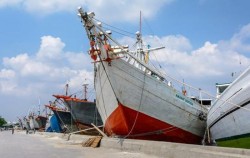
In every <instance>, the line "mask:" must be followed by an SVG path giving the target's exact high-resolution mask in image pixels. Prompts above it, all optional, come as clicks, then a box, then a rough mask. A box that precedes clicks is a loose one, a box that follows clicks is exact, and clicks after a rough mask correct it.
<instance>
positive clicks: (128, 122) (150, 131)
mask: <svg viewBox="0 0 250 158" xmlns="http://www.w3.org/2000/svg"><path fill="white" fill-rule="evenodd" d="M136 115H137V111H135V110H132V109H130V108H128V107H125V106H123V105H122V104H119V105H118V108H117V109H115V110H114V112H113V113H112V114H111V115H110V116H109V117H108V119H107V121H106V123H105V130H106V132H107V133H108V134H109V135H118V136H121V137H125V136H127V134H128V133H129V132H131V129H132V126H133V124H134V121H135V118H136ZM155 131H158V132H155ZM144 133H147V134H144ZM127 138H132V139H144V140H158V141H168V142H178V143H188V144H200V143H201V140H202V138H201V137H199V136H197V135H194V134H192V133H190V132H187V131H184V130H182V129H180V128H177V127H174V126H172V125H170V124H168V123H166V122H163V121H160V120H158V119H155V118H153V117H150V116H147V115H145V114H143V113H140V112H139V114H138V117H137V121H136V124H135V126H134V128H133V130H132V132H131V133H130V135H129V136H128V137H127Z"/></svg>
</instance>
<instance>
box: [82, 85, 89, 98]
mask: <svg viewBox="0 0 250 158" xmlns="http://www.w3.org/2000/svg"><path fill="white" fill-rule="evenodd" d="M88 85H89V84H83V88H84V100H85V101H87V89H88V87H87V86H88Z"/></svg>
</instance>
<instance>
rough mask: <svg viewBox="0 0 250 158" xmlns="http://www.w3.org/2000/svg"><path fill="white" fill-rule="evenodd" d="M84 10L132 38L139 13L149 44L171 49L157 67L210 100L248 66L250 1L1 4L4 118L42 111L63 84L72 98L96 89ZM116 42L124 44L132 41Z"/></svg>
mask: <svg viewBox="0 0 250 158" xmlns="http://www.w3.org/2000/svg"><path fill="white" fill-rule="evenodd" d="M80 5H81V6H83V8H84V9H87V10H88V11H94V12H95V13H96V18H97V19H99V20H101V21H104V22H106V23H108V24H110V25H113V26H116V27H119V28H121V29H123V30H127V31H129V32H131V33H135V32H136V31H137V30H138V28H139V12H140V10H141V11H142V16H143V18H142V33H143V35H144V40H145V41H146V42H147V43H149V44H150V45H156V46H157V45H159V44H160V45H164V46H166V49H164V50H163V51H159V52H158V53H156V54H155V55H156V56H157V58H158V59H153V58H152V60H154V61H156V60H157V61H158V62H159V63H160V65H161V66H162V67H164V71H165V72H167V73H168V74H171V75H173V76H174V77H176V78H178V79H180V80H183V79H184V80H185V82H187V83H189V84H191V85H193V86H195V87H200V88H202V89H204V90H206V91H208V92H209V93H212V94H214V93H215V83H216V82H230V81H232V80H233V79H234V78H233V77H231V76H230V74H231V73H232V72H236V74H239V73H240V72H242V71H243V70H244V69H245V68H246V67H248V66H249V64H250V54H249V52H250V16H249V15H250V10H249V6H250V2H249V1H247V0H239V1H233V0H190V1H181V0H156V1H143V0H133V1H132V0H123V1H115V0H105V1H104V0H98V1H96V2H95V3H93V2H92V1H91V0H75V1H66V0H60V1H59V0H37V1H32V0H1V1H0V20H1V25H0V59H1V65H0V105H1V110H0V116H3V117H5V118H6V119H7V120H10V121H13V120H15V119H16V117H17V116H19V117H21V116H24V115H26V114H27V113H28V111H29V110H31V109H34V108H37V105H38V104H39V103H38V102H39V101H38V100H40V103H41V105H43V104H46V103H48V101H49V100H53V97H52V96H51V95H52V94H56V93H57V94H58V93H63V91H64V85H65V84H66V83H69V84H70V91H71V92H72V93H74V92H76V91H79V89H81V88H82V87H81V85H82V84H83V83H85V82H86V83H90V84H91V83H93V82H92V79H93V74H92V65H91V60H90V58H89V56H88V55H87V53H86V51H87V50H88V49H89V46H88V40H87V38H86V34H85V32H84V29H83V27H82V25H81V23H80V19H79V18H78V16H77V7H78V6H80ZM130 36H131V35H130ZM114 37H116V38H117V40H118V41H120V42H121V43H124V44H126V43H131V40H132V39H131V38H130V37H121V36H118V35H116V34H115V33H114ZM155 39H156V40H157V41H158V42H155ZM90 89H91V86H90Z"/></svg>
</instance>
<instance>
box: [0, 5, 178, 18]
mask: <svg viewBox="0 0 250 158" xmlns="http://www.w3.org/2000/svg"><path fill="white" fill-rule="evenodd" d="M173 1H174V0H156V1H147V2H145V1H142V0H120V1H117V0H95V1H93V0H74V1H68V0H1V1H0V7H5V6H19V7H21V8H24V9H25V10H26V11H28V12H30V13H35V14H37V15H46V14H52V13H56V12H62V11H66V12H73V13H75V12H76V9H77V7H79V6H83V8H86V9H87V11H94V12H95V13H96V14H97V15H102V19H103V20H105V21H116V20H120V19H121V17H122V18H123V21H131V20H132V21H134V20H136V21H138V17H139V11H140V10H141V11H142V13H143V16H144V17H146V18H152V17H153V16H154V15H156V13H157V11H158V10H159V8H161V7H163V6H164V5H168V4H170V3H171V2H173ZM135 15H138V16H135Z"/></svg>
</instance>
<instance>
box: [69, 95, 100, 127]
mask: <svg viewBox="0 0 250 158" xmlns="http://www.w3.org/2000/svg"><path fill="white" fill-rule="evenodd" d="M65 102H66V105H67V106H68V107H69V109H70V112H71V113H72V116H73V117H74V120H75V121H76V122H77V123H80V124H83V125H86V126H89V127H92V125H91V123H93V124H95V125H96V126H100V125H103V123H102V119H101V116H100V114H99V112H98V110H97V108H96V104H95V103H94V102H88V101H83V100H79V99H74V98H71V99H66V100H65Z"/></svg>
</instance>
